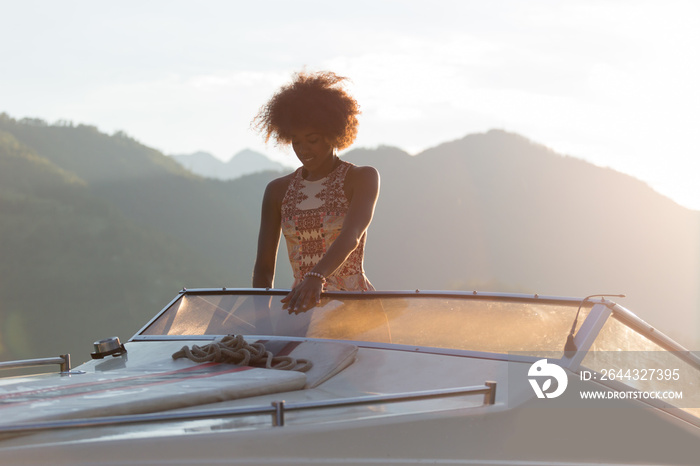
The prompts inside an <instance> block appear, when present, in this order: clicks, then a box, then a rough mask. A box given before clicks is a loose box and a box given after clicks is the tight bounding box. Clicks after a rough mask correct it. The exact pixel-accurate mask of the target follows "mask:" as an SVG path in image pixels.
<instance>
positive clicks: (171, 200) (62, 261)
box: [0, 115, 266, 360]
mask: <svg viewBox="0 0 700 466" xmlns="http://www.w3.org/2000/svg"><path fill="white" fill-rule="evenodd" d="M259 177H260V176H258V178H259ZM265 181H266V180H265V179H262V180H260V181H259V183H255V184H256V185H258V184H261V185H263V186H264V184H265ZM247 183H248V184H247ZM248 186H249V181H247V180H242V181H241V183H240V184H238V185H237V186H230V185H226V184H224V183H218V182H213V181H207V180H203V179H200V178H198V177H196V176H194V175H192V174H190V173H189V172H187V171H185V170H183V169H182V168H180V166H179V165H178V164H176V163H175V162H173V161H171V160H170V159H169V158H167V157H165V156H163V155H162V154H160V153H158V152H156V151H154V150H152V149H149V148H147V147H145V146H143V145H141V144H139V143H137V142H136V141H134V140H132V139H130V138H128V137H125V136H124V135H123V134H117V135H113V136H108V135H105V134H102V133H100V132H98V131H97V130H96V129H94V128H92V127H87V126H78V127H72V126H69V125H63V126H55V125H53V126H52V125H47V124H45V123H43V122H40V121H36V120H32V121H24V122H18V121H15V120H12V119H11V118H9V117H7V116H6V115H3V116H2V117H0V239H1V240H0V277H1V279H0V360H5V359H8V358H10V357H36V356H40V355H52V354H58V353H63V352H72V353H73V354H74V355H75V357H77V358H81V357H85V356H87V355H88V353H89V351H90V350H91V349H92V346H91V345H92V342H93V341H94V340H97V339H101V338H104V337H106V336H111V335H112V334H115V335H119V336H121V337H122V339H127V338H129V337H130V336H131V335H133V334H134V333H135V332H136V331H137V330H138V329H139V328H140V327H141V326H142V325H143V324H144V323H145V322H146V321H147V320H148V319H149V318H150V317H151V316H152V315H153V314H154V313H155V312H156V311H157V310H159V309H160V308H161V307H162V306H164V305H165V304H166V303H167V302H168V300H169V299H171V298H172V297H173V296H174V295H175V293H176V292H177V290H179V289H180V288H182V287H183V286H189V287H193V286H249V284H250V279H249V277H250V270H251V268H252V262H251V261H252V252H251V248H252V245H254V244H255V238H254V237H255V232H256V228H257V226H256V223H257V219H256V217H257V216H258V215H259V213H258V212H257V211H258V209H259V207H258V206H257V205H256V206H255V208H254V209H253V208H252V207H251V206H249V202H248V201H247V195H246V192H245V190H246V189H247V188H248ZM248 197H250V196H249V195H248ZM254 204H257V201H256V202H254ZM238 235H241V236H242V237H245V238H246V240H245V241H239V240H238ZM242 243H243V244H242Z"/></svg>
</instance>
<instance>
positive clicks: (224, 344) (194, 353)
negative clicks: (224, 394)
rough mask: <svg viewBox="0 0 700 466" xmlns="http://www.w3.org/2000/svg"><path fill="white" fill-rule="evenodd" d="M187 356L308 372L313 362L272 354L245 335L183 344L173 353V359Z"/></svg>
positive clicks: (197, 360) (200, 361)
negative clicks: (208, 342) (249, 340)
mask: <svg viewBox="0 0 700 466" xmlns="http://www.w3.org/2000/svg"><path fill="white" fill-rule="evenodd" d="M179 358H187V359H190V360H192V361H194V362H198V363H202V362H220V363H227V364H238V365H240V366H254V367H265V368H267V369H279V370H286V371H290V370H295V371H299V372H306V371H308V370H309V369H311V366H313V363H312V362H311V361H309V360H308V359H295V358H292V357H290V356H272V353H271V352H269V351H267V350H266V349H265V345H263V344H262V343H257V342H256V343H252V344H250V343H247V342H246V341H245V339H244V338H243V335H227V336H225V337H224V338H222V339H221V341H217V342H214V343H211V344H208V345H204V346H201V347H200V346H197V345H192V349H190V348H188V347H187V346H183V347H182V349H180V351H177V352H175V353H173V359H179Z"/></svg>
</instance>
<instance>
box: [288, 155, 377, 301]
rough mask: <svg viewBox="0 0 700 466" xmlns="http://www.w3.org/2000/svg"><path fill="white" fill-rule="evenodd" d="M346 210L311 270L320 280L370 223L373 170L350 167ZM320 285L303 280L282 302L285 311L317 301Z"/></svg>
mask: <svg viewBox="0 0 700 466" xmlns="http://www.w3.org/2000/svg"><path fill="white" fill-rule="evenodd" d="M346 186H347V187H348V188H349V189H348V195H349V196H348V197H349V199H350V207H349V208H348V213H347V215H346V216H345V220H344V222H343V228H342V229H341V230H340V233H339V235H338V237H337V238H336V239H335V241H334V242H333V244H331V246H330V247H329V248H328V250H327V251H326V254H325V255H324V256H323V257H322V258H321V260H320V261H319V262H318V263H317V264H316V266H315V267H314V268H313V269H312V270H311V271H312V272H314V273H318V274H320V275H322V276H324V277H328V276H330V275H332V274H333V272H335V271H336V270H337V269H338V268H339V267H340V266H341V265H343V262H345V260H346V259H347V258H348V256H349V255H350V254H351V253H352V252H353V251H354V250H355V249H356V248H357V246H358V245H359V244H360V240H361V239H362V235H364V234H365V232H366V231H367V228H368V227H369V225H370V223H371V222H372V217H373V215H374V208H375V206H376V204H377V198H378V197H379V173H377V170H376V169H374V168H373V167H354V168H353V169H352V170H351V171H349V172H348V175H347V178H346ZM322 287H323V283H322V282H321V279H320V278H318V277H314V276H309V277H307V278H305V279H304V280H303V281H302V282H301V283H300V284H299V285H297V286H296V287H295V288H294V289H293V290H292V291H291V292H290V293H289V294H288V295H287V296H286V297H285V298H284V299H283V300H282V302H288V303H289V309H290V310H292V311H294V310H297V309H299V310H306V309H309V308H311V307H313V306H314V305H316V304H317V303H318V302H319V301H320V299H321V291H322Z"/></svg>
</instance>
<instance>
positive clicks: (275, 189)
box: [265, 172, 295, 199]
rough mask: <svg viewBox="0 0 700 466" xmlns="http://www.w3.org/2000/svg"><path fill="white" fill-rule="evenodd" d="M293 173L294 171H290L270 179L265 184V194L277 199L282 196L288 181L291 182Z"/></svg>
mask: <svg viewBox="0 0 700 466" xmlns="http://www.w3.org/2000/svg"><path fill="white" fill-rule="evenodd" d="M294 173H295V172H292V173H290V174H288V175H284V176H281V177H279V178H275V179H274V180H272V181H270V182H269V183H268V184H267V188H265V195H266V196H272V197H274V198H279V199H281V198H282V197H284V194H285V193H286V192H287V188H289V183H291V182H292V180H293V179H294Z"/></svg>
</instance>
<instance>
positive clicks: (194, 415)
mask: <svg viewBox="0 0 700 466" xmlns="http://www.w3.org/2000/svg"><path fill="white" fill-rule="evenodd" d="M462 395H484V405H493V404H495V402H496V382H490V381H487V382H484V385H476V386H472V387H460V388H449V389H442V390H427V391H418V392H408V393H395V394H391V395H376V396H360V397H351V398H340V399H335V400H323V401H310V402H305V403H293V404H286V403H285V402H284V401H274V402H272V404H271V405H270V406H252V407H244V408H228V409H214V410H201V411H186V412H180V413H172V412H169V413H153V414H134V415H125V416H108V417H97V418H92V419H68V420H61V421H48V422H38V423H31V424H30V423H27V424H17V425H13V426H0V434H17V433H31V432H38V431H43V430H53V429H74V428H80V427H102V426H117V425H126V424H139V423H148V422H177V421H192V420H196V419H207V418H217V417H231V416H244V415H263V414H270V415H272V425H273V426H284V414H285V413H286V412H289V411H305V410H309V409H323V408H326V409H329V408H338V407H344V406H358V405H366V404H381V403H395V402H401V401H419V400H427V399H432V398H443V397H450V396H462Z"/></svg>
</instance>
